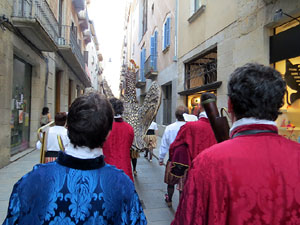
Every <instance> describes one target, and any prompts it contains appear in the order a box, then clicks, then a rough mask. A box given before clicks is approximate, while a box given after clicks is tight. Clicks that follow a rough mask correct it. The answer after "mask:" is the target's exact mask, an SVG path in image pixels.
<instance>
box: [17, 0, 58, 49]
mask: <svg viewBox="0 0 300 225" xmlns="http://www.w3.org/2000/svg"><path fill="white" fill-rule="evenodd" d="M13 3H14V5H13V14H12V22H13V24H14V26H15V27H17V28H18V30H19V31H20V32H21V33H22V35H24V36H25V37H26V38H27V39H28V40H29V41H30V42H31V43H32V44H33V45H35V46H36V47H37V48H38V49H39V50H40V51H46V52H53V51H56V50H57V47H56V44H55V43H56V41H57V40H58V22H57V20H56V18H55V16H54V15H53V12H52V11H51V9H50V7H49V5H48V3H47V1H46V0H14V1H13Z"/></svg>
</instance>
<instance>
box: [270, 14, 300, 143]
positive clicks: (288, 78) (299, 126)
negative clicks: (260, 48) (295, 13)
mask: <svg viewBox="0 0 300 225" xmlns="http://www.w3.org/2000/svg"><path fill="white" fill-rule="evenodd" d="M297 26H299V22H298V21H295V20H292V21H290V22H288V23H285V24H283V25H281V26H279V27H276V28H275V29H274V35H284V37H285V36H287V37H288V36H289V35H292V34H293V33H292V32H294V31H295V32H297V29H298V28H297ZM290 38H292V37H290ZM271 39H272V37H271ZM286 44H289V43H286V42H284V41H283V42H276V45H275V44H274V45H273V46H272V45H271V50H274V51H271V59H272V58H274V59H277V60H274V61H275V62H274V64H273V65H274V66H275V69H276V70H278V71H279V72H280V73H281V74H282V77H283V78H284V80H285V82H286V89H287V92H286V94H285V96H284V105H283V106H282V107H281V109H280V111H281V113H282V114H281V115H279V116H278V119H277V120H276V123H277V127H278V130H279V134H281V135H282V136H284V137H286V138H288V139H291V140H294V141H297V142H300V51H299V48H298V47H297V45H294V48H293V49H291V50H290V51H288V52H281V51H276V49H275V48H279V49H282V48H286ZM294 44H297V41H296V42H295V43H294ZM298 46H299V45H298ZM273 52H274V54H275V53H276V54H277V55H276V57H273V56H272V53H273ZM278 52H279V53H278ZM280 52H281V53H280ZM295 55H296V57H295ZM288 56H289V57H288Z"/></svg>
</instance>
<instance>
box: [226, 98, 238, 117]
mask: <svg viewBox="0 0 300 225" xmlns="http://www.w3.org/2000/svg"><path fill="white" fill-rule="evenodd" d="M227 105H228V113H229V115H230V117H231V118H230V119H231V122H232V123H233V122H235V121H236V117H235V114H234V111H233V105H232V102H231V100H230V98H228V102H227Z"/></svg>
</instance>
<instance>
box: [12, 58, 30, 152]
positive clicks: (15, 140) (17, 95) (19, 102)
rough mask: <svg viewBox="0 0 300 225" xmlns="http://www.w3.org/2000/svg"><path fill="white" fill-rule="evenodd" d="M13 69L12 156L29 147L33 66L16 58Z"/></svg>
mask: <svg viewBox="0 0 300 225" xmlns="http://www.w3.org/2000/svg"><path fill="white" fill-rule="evenodd" d="M13 69H14V71H13V89H12V101H11V111H12V114H11V121H10V126H11V153H12V154H14V153H16V152H18V151H21V150H24V149H26V148H28V147H29V135H30V127H29V125H30V98H31V95H30V93H31V66H30V65H29V64H26V63H24V62H22V61H20V60H18V59H17V58H14V65H13Z"/></svg>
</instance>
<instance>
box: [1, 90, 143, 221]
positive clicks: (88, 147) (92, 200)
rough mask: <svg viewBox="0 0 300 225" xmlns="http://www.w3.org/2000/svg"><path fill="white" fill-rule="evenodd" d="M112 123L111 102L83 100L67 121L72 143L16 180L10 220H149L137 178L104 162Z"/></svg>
mask: <svg viewBox="0 0 300 225" xmlns="http://www.w3.org/2000/svg"><path fill="white" fill-rule="evenodd" d="M112 122H113V110H112V108H111V104H110V103H109V102H108V100H106V99H105V98H102V97H101V96H100V95H98V94H95V93H90V94H89V95H86V96H81V97H79V98H77V99H76V100H75V101H74V102H73V103H72V105H71V107H70V110H69V114H68V119H67V125H68V136H69V138H70V142H71V143H70V144H69V145H68V146H67V147H66V149H65V153H64V152H60V154H59V156H58V159H57V161H55V162H51V163H47V164H39V165H36V166H35V167H34V168H33V170H32V171H31V172H30V173H28V174H26V175H25V176H23V177H22V178H21V179H20V180H19V181H18V182H17V183H16V184H15V186H14V188H13V191H12V194H11V197H10V203H9V208H8V213H7V217H6V219H5V221H4V224H146V223H147V221H146V218H145V215H144V213H143V209H142V206H141V203H140V201H139V198H138V195H137V193H136V191H135V188H134V185H133V183H132V181H131V180H130V179H129V177H128V176H126V175H125V174H124V172H123V171H121V170H118V169H116V168H115V167H114V166H111V165H108V164H105V162H104V157H103V155H102V149H101V146H102V144H103V142H104V141H105V139H106V137H107V135H108V133H109V131H110V130H111V128H112Z"/></svg>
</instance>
